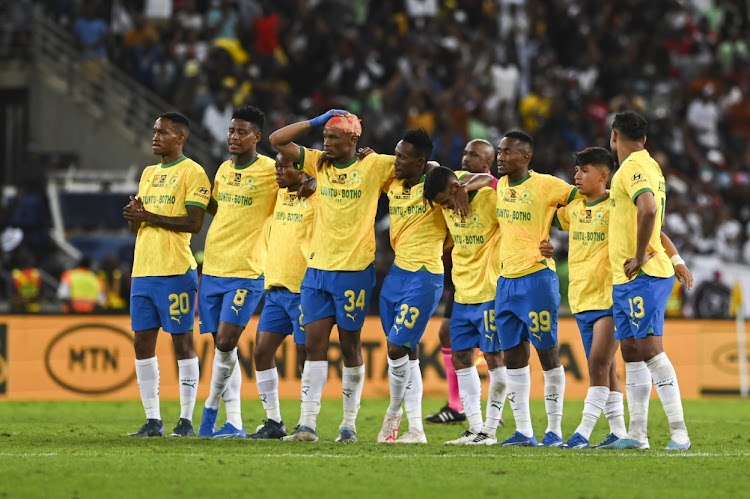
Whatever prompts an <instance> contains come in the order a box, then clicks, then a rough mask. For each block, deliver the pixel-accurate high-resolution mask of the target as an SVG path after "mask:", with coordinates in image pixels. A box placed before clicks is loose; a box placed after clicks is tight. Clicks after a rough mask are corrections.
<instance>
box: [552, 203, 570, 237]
mask: <svg viewBox="0 0 750 499" xmlns="http://www.w3.org/2000/svg"><path fill="white" fill-rule="evenodd" d="M572 204H573V203H571V204H569V205H568V206H561V207H559V208H558V209H557V211H555V216H554V218H553V219H552V223H554V224H555V227H557V228H558V229H560V230H564V231H568V230H570V218H569V217H568V209H569V208H570V206H571V205H572Z"/></svg>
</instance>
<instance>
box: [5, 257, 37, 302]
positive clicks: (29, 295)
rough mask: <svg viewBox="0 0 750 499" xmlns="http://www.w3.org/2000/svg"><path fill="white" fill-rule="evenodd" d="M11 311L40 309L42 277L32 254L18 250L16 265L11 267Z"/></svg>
mask: <svg viewBox="0 0 750 499" xmlns="http://www.w3.org/2000/svg"><path fill="white" fill-rule="evenodd" d="M10 303H11V310H12V311H13V313H16V314H18V313H38V312H40V311H41V310H42V277H41V274H40V273H39V269H38V268H36V265H35V262H34V255H33V254H32V253H30V252H27V251H24V250H20V253H18V266H17V267H16V268H14V269H13V291H12V293H11V300H10Z"/></svg>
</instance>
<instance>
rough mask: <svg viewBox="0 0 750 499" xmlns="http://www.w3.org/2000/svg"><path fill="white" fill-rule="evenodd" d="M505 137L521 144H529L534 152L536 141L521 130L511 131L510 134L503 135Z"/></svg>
mask: <svg viewBox="0 0 750 499" xmlns="http://www.w3.org/2000/svg"><path fill="white" fill-rule="evenodd" d="M503 137H508V138H509V139H516V140H518V141H520V142H523V143H524V144H528V145H529V148H530V149H531V150H532V152H533V151H534V139H533V138H532V137H531V135H529V134H528V133H526V132H522V131H521V130H511V131H510V132H508V133H506V134H505V135H503Z"/></svg>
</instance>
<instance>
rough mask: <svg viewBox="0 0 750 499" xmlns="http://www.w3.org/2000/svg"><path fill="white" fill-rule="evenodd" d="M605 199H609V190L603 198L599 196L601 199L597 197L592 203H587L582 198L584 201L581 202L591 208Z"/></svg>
mask: <svg viewBox="0 0 750 499" xmlns="http://www.w3.org/2000/svg"><path fill="white" fill-rule="evenodd" d="M607 199H609V192H608V193H607V194H605V196H604V197H603V198H601V199H597V200H596V201H594V202H593V203H588V202H586V201H585V200H584V201H583V204H585V205H586V207H587V208H591V207H592V206H596V205H598V204H599V203H601V202H602V201H606V200H607Z"/></svg>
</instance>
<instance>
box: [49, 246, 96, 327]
mask: <svg viewBox="0 0 750 499" xmlns="http://www.w3.org/2000/svg"><path fill="white" fill-rule="evenodd" d="M57 298H58V299H59V300H60V301H62V307H63V312H65V313H70V312H73V313H81V314H85V313H91V312H94V311H95V310H97V309H99V308H101V307H103V306H104V305H105V303H106V302H107V299H106V296H105V288H104V283H102V282H101V281H100V280H99V278H98V277H97V276H96V274H95V273H94V271H93V270H91V259H90V258H88V257H83V258H81V260H80V261H79V262H78V265H77V266H76V267H75V268H73V269H70V270H67V271H65V272H63V274H62V276H61V277H60V287H59V288H57Z"/></svg>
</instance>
